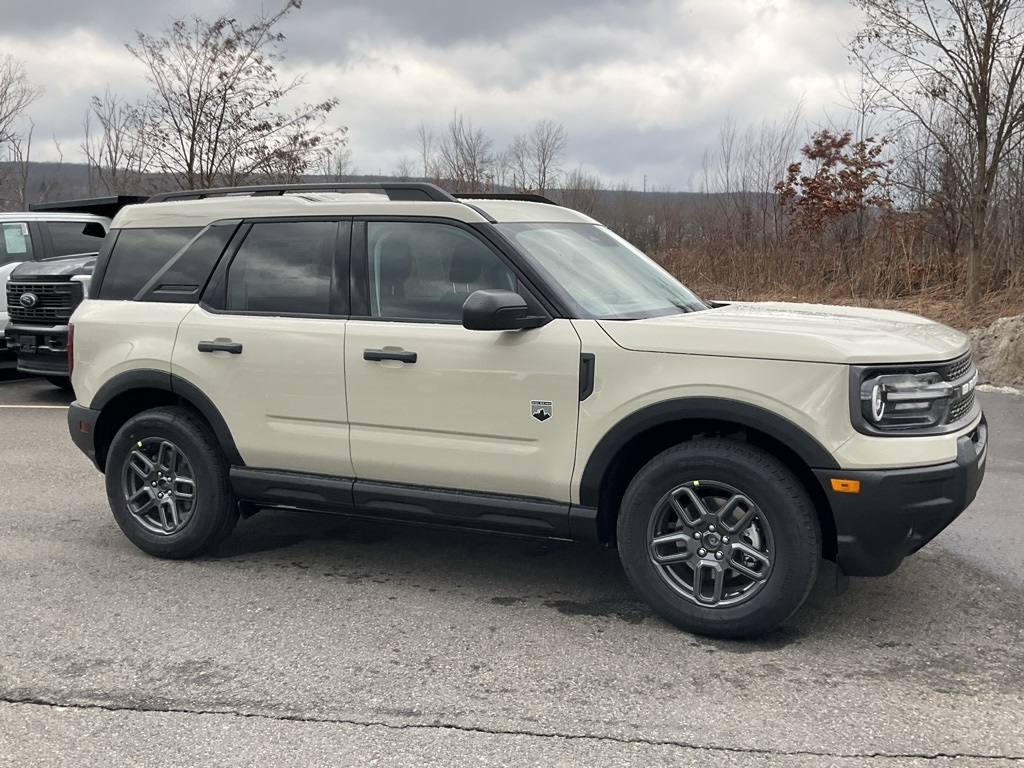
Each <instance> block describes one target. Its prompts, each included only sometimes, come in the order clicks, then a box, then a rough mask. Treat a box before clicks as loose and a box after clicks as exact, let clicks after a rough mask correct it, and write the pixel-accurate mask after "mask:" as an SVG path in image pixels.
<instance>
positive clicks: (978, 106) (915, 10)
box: [850, 0, 1024, 304]
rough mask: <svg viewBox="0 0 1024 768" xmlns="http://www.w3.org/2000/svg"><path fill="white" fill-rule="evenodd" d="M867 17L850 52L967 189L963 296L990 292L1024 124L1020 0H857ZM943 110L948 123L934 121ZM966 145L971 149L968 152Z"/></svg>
mask: <svg viewBox="0 0 1024 768" xmlns="http://www.w3.org/2000/svg"><path fill="white" fill-rule="evenodd" d="M852 2H853V3H854V5H855V6H857V7H858V8H860V9H861V10H862V11H863V12H864V15H865V21H864V25H863V28H862V30H861V31H860V32H859V33H858V34H857V35H856V36H855V37H854V39H853V41H852V43H851V45H850V51H851V53H852V54H853V56H854V57H855V58H856V59H858V60H859V61H860V63H861V65H862V66H863V69H864V71H865V72H866V73H867V74H868V76H869V77H870V78H871V79H872V80H873V82H874V84H875V85H877V87H878V90H879V93H880V95H881V96H882V98H879V100H878V103H879V105H880V106H882V107H883V108H886V109H888V110H890V111H891V112H893V113H894V114H896V115H898V116H899V117H900V118H902V119H903V120H904V121H907V122H913V123H917V124H918V125H920V126H921V127H922V128H923V129H924V130H925V131H927V132H928V133H929V134H930V136H931V138H932V139H933V140H934V142H935V144H936V145H937V146H938V147H939V148H940V150H941V152H942V155H943V157H944V158H945V159H946V160H947V161H948V162H949V163H950V170H951V171H952V172H953V173H954V174H955V177H956V178H957V180H958V182H959V184H960V185H961V186H962V188H963V189H964V190H965V193H966V198H967V210H966V212H965V219H966V221H965V225H966V226H965V229H966V235H967V236H966V243H965V245H966V249H965V250H966V254H965V259H966V267H967V270H966V271H967V286H966V292H965V298H966V299H967V301H968V303H970V304H974V303H977V301H978V300H979V298H980V296H981V292H982V290H983V287H984V286H983V283H984V279H985V275H984V257H985V251H986V248H987V247H988V245H989V226H990V223H991V214H992V210H993V206H992V198H993V192H994V191H995V188H996V184H997V181H998V179H999V177H1000V173H1001V171H1002V170H1003V167H1004V164H1005V163H1006V162H1007V160H1008V158H1009V157H1010V156H1011V155H1012V154H1013V152H1014V151H1015V150H1016V149H1017V148H1018V146H1019V144H1020V141H1021V136H1022V130H1024V90H1022V87H1021V78H1022V75H1024V5H1022V4H1021V3H1020V2H1019V0H852ZM936 111H939V112H943V113H947V114H949V115H951V116H952V117H953V118H954V120H953V122H952V125H954V126H959V127H960V128H961V129H962V130H954V131H953V132H952V135H951V134H950V133H949V132H948V128H949V127H950V125H951V124H950V123H949V122H947V121H945V120H938V121H936V120H934V115H935V113H936ZM965 150H966V151H965Z"/></svg>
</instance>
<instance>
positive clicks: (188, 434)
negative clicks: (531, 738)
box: [106, 407, 238, 559]
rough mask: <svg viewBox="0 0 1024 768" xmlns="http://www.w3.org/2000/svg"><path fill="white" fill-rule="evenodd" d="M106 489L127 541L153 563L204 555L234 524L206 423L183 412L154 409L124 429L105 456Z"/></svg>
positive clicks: (222, 468)
mask: <svg viewBox="0 0 1024 768" xmlns="http://www.w3.org/2000/svg"><path fill="white" fill-rule="evenodd" d="M146 472H148V473H149V474H146ZM106 486H107V499H108V501H109V502H110V509H111V511H113V513H114V519H115V520H116V521H117V524H118V525H119V526H120V528H121V530H122V531H123V532H124V534H125V536H127V537H128V538H129V540H131V542H132V543H133V544H135V546H137V547H138V548H139V549H141V550H142V551H143V552H146V553H148V554H150V555H154V556H156V557H165V558H172V559H182V558H188V557H193V556H195V555H198V554H201V553H203V552H208V551H210V550H212V549H214V548H215V547H216V546H217V545H218V544H220V543H221V542H222V541H223V540H224V539H225V538H227V537H228V536H229V535H230V534H231V531H232V530H233V529H234V527H235V523H236V522H237V521H238V503H237V500H236V499H235V497H234V494H233V493H232V491H231V485H230V482H229V479H228V465H227V461H226V460H225V458H224V454H223V452H222V451H221V450H220V447H219V446H218V444H217V441H216V439H215V438H214V437H213V435H212V434H211V432H210V429H209V427H208V426H207V424H206V422H205V421H203V420H202V419H201V418H200V417H199V416H197V415H196V414H194V413H193V412H192V411H190V410H187V409H185V408H177V407H166V408H155V409H153V410H150V411H143V412H142V413H140V414H138V415H137V416H133V417H132V418H131V419H129V420H128V421H127V422H125V424H124V426H122V427H121V429H120V430H118V432H117V434H116V435H115V436H114V440H113V442H112V443H111V444H110V450H109V452H108V454H107V464H106ZM190 488H191V491H190V490H189V489H190ZM158 492H159V494H160V495H159V498H157V495H158ZM133 500H134V501H133ZM133 510H134V511H133Z"/></svg>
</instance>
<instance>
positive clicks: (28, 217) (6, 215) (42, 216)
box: [0, 211, 110, 225]
mask: <svg viewBox="0 0 1024 768" xmlns="http://www.w3.org/2000/svg"><path fill="white" fill-rule="evenodd" d="M0 221H98V222H100V223H102V224H107V225H109V224H110V219H108V218H107V217H106V216H95V215H93V214H91V213H43V212H37V211H5V212H2V213H0Z"/></svg>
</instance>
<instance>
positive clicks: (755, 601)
mask: <svg viewBox="0 0 1024 768" xmlns="http://www.w3.org/2000/svg"><path fill="white" fill-rule="evenodd" d="M617 526H618V528H617V534H618V548H619V557H620V559H621V560H622V566H623V569H624V570H625V572H626V576H627V577H628V578H629V581H630V583H631V584H632V585H633V588H634V589H635V590H636V591H637V593H639V595H640V596H641V597H642V598H643V599H644V600H646V601H647V603H649V604H650V606H651V607H652V608H654V610H655V611H657V612H658V613H659V614H660V615H661V616H662V617H664V618H665V619H667V620H668V621H670V622H672V623H673V624H675V625H676V626H679V627H681V628H683V629H685V630H688V631H690V632H694V633H697V634H701V635H710V636H713V637H732V638H739V637H752V636H756V635H760V634H763V633H765V632H768V631H769V630H771V629H774V628H775V627H777V626H778V625H780V624H781V623H782V622H784V621H785V620H786V619H787V618H789V617H790V616H791V615H792V614H793V613H794V612H795V611H796V610H797V609H798V608H799V607H800V606H801V605H802V604H803V602H804V600H806V599H807V595H808V594H809V593H810V591H811V587H813V586H814V581H815V578H816V577H817V573H818V564H819V561H820V557H821V528H820V525H819V523H818V517H817V514H816V513H815V509H814V505H813V503H812V502H811V499H810V497H809V496H808V495H807V491H806V490H805V489H804V487H803V486H802V485H801V484H800V482H799V481H798V480H797V479H796V477H794V476H793V474H792V473H791V472H790V471H789V470H788V469H787V468H786V467H785V466H784V465H783V464H782V463H781V462H779V461H778V460H777V459H775V458H773V457H772V456H771V455H769V454H767V453H765V452H764V451H762V450H760V449H758V448H755V447H753V446H750V445H747V444H744V443H734V442H730V441H726V440H716V439H702V440H694V441H692V442H688V443H682V444H680V445H677V446H675V447H674V448H670V449H668V450H667V451H664V452H663V453H660V454H659V455H657V456H655V457H654V458H653V459H652V460H651V461H650V462H648V463H647V465H646V466H644V467H643V469H641V470H640V472H639V473H637V475H636V477H635V478H633V481H632V482H631V483H630V485H629V488H628V489H627V490H626V495H625V497H624V498H623V500H622V507H621V510H620V513H619V518H618V523H617Z"/></svg>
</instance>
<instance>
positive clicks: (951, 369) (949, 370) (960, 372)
mask: <svg viewBox="0 0 1024 768" xmlns="http://www.w3.org/2000/svg"><path fill="white" fill-rule="evenodd" d="M971 363H972V361H971V353H970V352H968V353H967V354H966V355H964V356H963V357H961V358H960V359H959V360H954V361H953V362H952V363H947V364H946V365H943V366H940V367H939V369H938V370H939V375H941V376H942V378H944V379H945V380H946V381H956V380H957V379H962V378H963V377H964V376H966V375H967V373H968V372H969V371H970V370H971Z"/></svg>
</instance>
